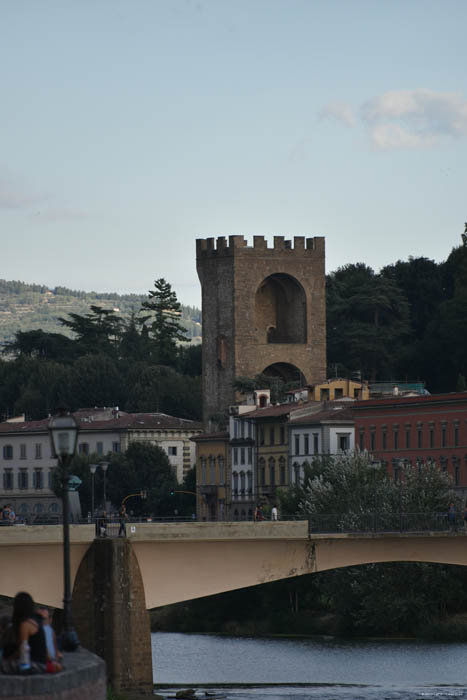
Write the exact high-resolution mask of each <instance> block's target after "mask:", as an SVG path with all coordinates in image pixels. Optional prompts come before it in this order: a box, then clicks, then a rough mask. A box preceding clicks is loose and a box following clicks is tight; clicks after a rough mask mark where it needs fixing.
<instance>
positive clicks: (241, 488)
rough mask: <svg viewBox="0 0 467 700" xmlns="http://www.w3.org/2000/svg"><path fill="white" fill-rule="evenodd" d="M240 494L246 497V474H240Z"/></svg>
mask: <svg viewBox="0 0 467 700" xmlns="http://www.w3.org/2000/svg"><path fill="white" fill-rule="evenodd" d="M240 493H241V494H242V495H245V472H243V471H242V472H240Z"/></svg>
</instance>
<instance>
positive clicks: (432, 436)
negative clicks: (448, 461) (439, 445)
mask: <svg viewBox="0 0 467 700" xmlns="http://www.w3.org/2000/svg"><path fill="white" fill-rule="evenodd" d="M434 446H435V430H434V425H430V447H434Z"/></svg>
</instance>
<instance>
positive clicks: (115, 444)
mask: <svg viewBox="0 0 467 700" xmlns="http://www.w3.org/2000/svg"><path fill="white" fill-rule="evenodd" d="M112 452H120V443H119V442H113V443H112Z"/></svg>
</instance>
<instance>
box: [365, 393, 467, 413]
mask: <svg viewBox="0 0 467 700" xmlns="http://www.w3.org/2000/svg"><path fill="white" fill-rule="evenodd" d="M446 403H467V391H460V392H459V391H458V392H452V393H446V394H428V395H425V396H401V395H398V396H385V397H384V398H380V399H368V400H367V401H355V403H354V404H353V408H354V410H355V411H356V412H357V411H358V412H360V411H364V410H366V409H378V408H382V409H388V408H400V407H401V406H404V405H407V406H436V405H439V404H446Z"/></svg>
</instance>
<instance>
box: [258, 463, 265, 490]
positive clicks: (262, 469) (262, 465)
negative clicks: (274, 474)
mask: <svg viewBox="0 0 467 700" xmlns="http://www.w3.org/2000/svg"><path fill="white" fill-rule="evenodd" d="M259 483H260V485H261V486H264V485H265V483H266V466H265V463H264V458H263V457H261V459H260V460H259Z"/></svg>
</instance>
